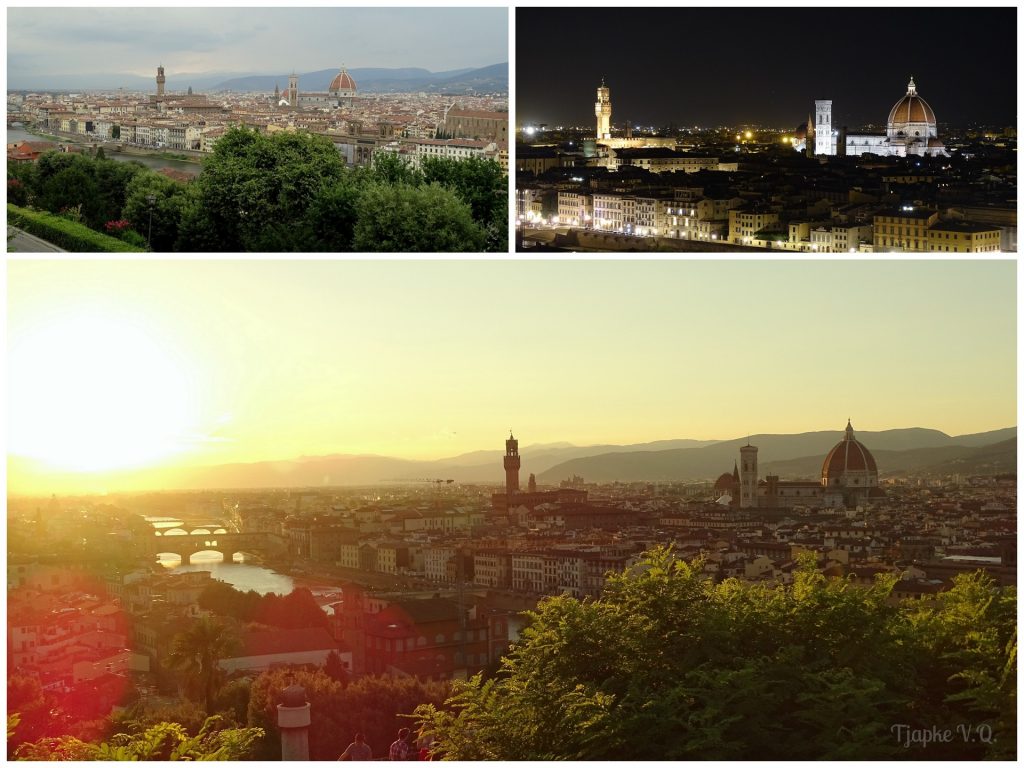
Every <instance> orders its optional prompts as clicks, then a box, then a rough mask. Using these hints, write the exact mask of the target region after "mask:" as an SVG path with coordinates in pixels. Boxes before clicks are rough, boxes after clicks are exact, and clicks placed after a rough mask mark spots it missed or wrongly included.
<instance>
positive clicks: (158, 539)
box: [142, 528, 288, 563]
mask: <svg viewBox="0 0 1024 768" xmlns="http://www.w3.org/2000/svg"><path fill="white" fill-rule="evenodd" d="M142 548H143V554H145V555H146V556H148V557H153V558H155V557H156V556H157V555H160V554H172V555H177V556H178V557H179V558H181V562H182V563H190V562H192V556H193V555H195V554H197V553H199V552H220V553H221V554H222V555H223V556H224V562H225V563H230V562H232V560H233V559H234V556H235V555H236V554H239V553H244V554H251V555H260V556H263V557H273V556H276V555H281V554H284V553H286V552H287V551H288V543H287V541H286V540H285V539H284V537H283V536H279V535H277V534H275V533H229V532H228V531H227V530H226V529H224V528H220V529H214V531H210V530H207V529H199V530H196V531H193V532H191V533H187V532H185V531H184V530H181V529H172V530H168V531H164V532H163V533H161V532H154V534H153V536H152V537H150V538H147V539H144V543H143V545H142Z"/></svg>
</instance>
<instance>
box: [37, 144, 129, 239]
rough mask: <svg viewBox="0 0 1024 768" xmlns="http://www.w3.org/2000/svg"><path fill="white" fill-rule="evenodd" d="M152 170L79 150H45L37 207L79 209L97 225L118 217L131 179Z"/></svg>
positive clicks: (54, 210)
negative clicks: (83, 153) (77, 151)
mask: <svg viewBox="0 0 1024 768" xmlns="http://www.w3.org/2000/svg"><path fill="white" fill-rule="evenodd" d="M140 173H149V171H147V170H146V169H145V168H143V166H141V165H139V164H138V163H121V162H117V161H115V160H107V159H105V158H94V157H89V156H87V155H82V154H77V153H63V152H45V153H44V154H43V155H41V156H40V158H39V160H38V162H37V163H36V174H35V177H34V184H33V188H32V194H31V197H32V200H33V204H34V205H35V206H36V207H37V208H42V209H44V210H47V211H50V212H52V213H58V212H60V211H62V210H67V209H75V208H78V210H79V211H80V212H81V217H82V218H81V221H82V222H83V223H85V224H87V225H88V226H89V227H91V228H93V229H101V228H102V227H103V225H104V224H105V223H106V222H108V221H111V220H112V219H117V218H119V217H120V215H121V209H122V208H123V207H124V203H125V196H126V189H127V186H128V183H129V182H130V181H131V179H132V178H133V177H134V176H136V175H137V174H140Z"/></svg>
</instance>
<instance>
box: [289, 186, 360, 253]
mask: <svg viewBox="0 0 1024 768" xmlns="http://www.w3.org/2000/svg"><path fill="white" fill-rule="evenodd" d="M359 179H360V176H359V174H357V173H355V172H349V173H346V175H345V177H344V178H343V179H342V180H341V181H338V182H335V183H334V184H330V185H326V186H324V187H323V188H322V189H321V190H320V191H319V192H318V193H317V195H316V197H314V198H313V200H312V201H311V202H310V205H309V210H308V211H307V213H306V224H305V226H304V227H303V228H302V231H303V232H305V233H307V234H308V236H309V238H310V240H309V242H308V244H307V247H308V249H309V250H311V251H333V252H344V251H351V250H352V238H353V235H354V233H355V226H356V220H357V216H358V206H359V197H360V195H361V194H362V185H361V182H360V181H359Z"/></svg>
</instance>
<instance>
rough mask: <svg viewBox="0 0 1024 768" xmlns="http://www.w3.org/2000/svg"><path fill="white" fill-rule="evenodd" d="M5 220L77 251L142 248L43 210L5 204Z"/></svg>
mask: <svg viewBox="0 0 1024 768" xmlns="http://www.w3.org/2000/svg"><path fill="white" fill-rule="evenodd" d="M7 223H8V224H11V225H13V226H15V227H18V228H19V229H23V230H25V231H26V232H28V233H29V234H32V235H35V236H36V237H41V238H43V239H44V240H46V241H47V242H50V243H53V244H54V245H56V246H59V247H61V248H63V249H64V250H66V251H73V252H77V253H135V252H138V251H144V250H145V248H144V247H142V246H139V245H137V244H135V245H133V244H130V243H126V242H123V241H121V240H118V239H117V238H116V237H110V236H109V235H104V234H102V233H100V232H95V231H93V230H91V229H89V228H88V227H87V226H85V225H84V224H79V223H77V222H74V221H69V220H67V219H65V218H63V217H61V216H56V215H54V214H52V213H45V212H43V211H32V210H29V209H27V208H20V207H18V206H16V205H12V204H10V203H8V204H7Z"/></svg>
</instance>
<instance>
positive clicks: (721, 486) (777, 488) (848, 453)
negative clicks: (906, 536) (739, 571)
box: [714, 420, 885, 509]
mask: <svg viewBox="0 0 1024 768" xmlns="http://www.w3.org/2000/svg"><path fill="white" fill-rule="evenodd" d="M714 492H715V495H716V496H718V500H717V503H718V504H722V505H723V506H730V507H738V508H739V509H757V508H762V509H778V508H785V507H793V506H807V507H819V508H820V507H831V508H838V507H843V508H846V509H852V508H854V507H857V506H858V505H860V504H864V503H865V502H868V501H871V500H874V499H878V498H881V497H884V496H885V492H884V491H883V490H882V489H881V488H879V487H878V465H877V464H876V463H875V457H874V456H872V455H871V451H869V450H868V449H867V448H866V447H865V446H864V444H863V443H861V442H860V441H859V440H858V439H857V438H856V437H854V434H853V426H852V424H851V423H850V422H849V420H847V422H846V434H845V436H844V437H843V439H842V440H840V441H839V442H838V443H836V445H835V447H833V448H832V450H831V451H829V452H828V455H827V456H826V457H825V461H824V462H823V463H822V465H821V480H820V481H814V480H779V478H778V475H768V476H766V477H765V479H764V480H758V476H757V446H754V445H750V444H749V443H748V444H747V445H744V446H742V447H741V448H740V460H739V462H738V463H736V464H734V465H733V471H732V472H731V473H730V472H725V473H723V474H722V475H720V476H719V478H718V480H716V481H715V487H714Z"/></svg>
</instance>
